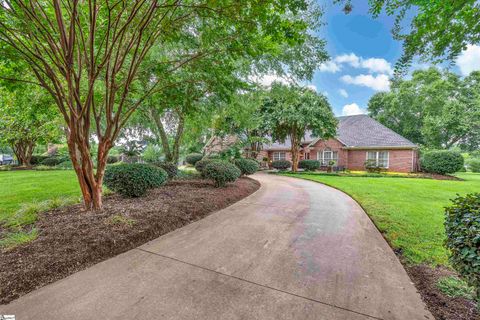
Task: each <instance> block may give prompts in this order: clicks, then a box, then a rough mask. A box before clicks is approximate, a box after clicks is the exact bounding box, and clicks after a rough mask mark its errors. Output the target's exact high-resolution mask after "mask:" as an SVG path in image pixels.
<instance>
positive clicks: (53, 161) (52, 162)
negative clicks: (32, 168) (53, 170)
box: [40, 157, 69, 167]
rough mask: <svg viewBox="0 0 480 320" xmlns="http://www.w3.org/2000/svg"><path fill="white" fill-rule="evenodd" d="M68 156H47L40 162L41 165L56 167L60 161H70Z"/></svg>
mask: <svg viewBox="0 0 480 320" xmlns="http://www.w3.org/2000/svg"><path fill="white" fill-rule="evenodd" d="M68 160H69V159H68V158H63V157H47V158H46V159H44V160H43V161H42V162H40V164H41V165H43V166H49V167H54V166H56V165H59V164H60V163H62V162H64V161H68Z"/></svg>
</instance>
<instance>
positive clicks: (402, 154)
mask: <svg viewBox="0 0 480 320" xmlns="http://www.w3.org/2000/svg"><path fill="white" fill-rule="evenodd" d="M229 139H231V140H235V139H234V138H229ZM213 141H215V138H213V139H211V141H209V143H208V144H207V146H205V150H208V149H209V145H212V143H213ZM217 141H218V140H217ZM227 144H228V143H227ZM227 144H224V145H223V146H222V147H225V146H226V145H227ZM290 149H291V144H290V141H289V140H287V141H285V142H284V143H278V142H273V143H270V144H264V145H263V148H262V150H261V151H260V153H259V154H258V156H257V159H259V160H262V159H263V158H268V159H269V161H275V160H289V161H291V160H292V155H291V152H290ZM207 153H208V152H207ZM301 159H314V160H319V161H320V163H321V165H322V166H327V165H328V164H329V163H330V162H331V161H333V162H334V163H335V166H337V167H341V168H345V169H348V170H365V162H366V161H367V160H373V161H375V162H376V164H377V165H378V166H380V167H383V168H385V169H386V170H387V171H395V172H415V171H417V169H418V146H417V145H416V144H414V143H412V142H411V141H409V140H407V139H405V138H404V137H402V136H401V135H399V134H397V133H396V132H394V131H392V130H391V129H389V128H387V127H385V126H384V125H382V124H380V123H379V122H377V121H376V120H374V119H372V118H370V117H369V116H367V115H354V116H345V117H338V128H337V134H336V136H335V138H332V139H328V140H321V139H318V138H315V137H312V136H310V134H308V133H307V135H306V137H305V138H304V139H303V140H302V143H301V148H300V160H301Z"/></svg>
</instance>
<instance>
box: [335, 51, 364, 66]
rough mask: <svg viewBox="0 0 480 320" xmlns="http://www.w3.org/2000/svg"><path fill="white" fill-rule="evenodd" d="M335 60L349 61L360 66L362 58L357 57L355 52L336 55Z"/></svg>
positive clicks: (340, 61) (350, 63)
mask: <svg viewBox="0 0 480 320" xmlns="http://www.w3.org/2000/svg"><path fill="white" fill-rule="evenodd" d="M335 62H337V63H347V64H349V65H351V66H352V67H354V68H359V67H360V58H359V57H357V55H356V54H355V53H350V54H342V55H340V56H336V57H335Z"/></svg>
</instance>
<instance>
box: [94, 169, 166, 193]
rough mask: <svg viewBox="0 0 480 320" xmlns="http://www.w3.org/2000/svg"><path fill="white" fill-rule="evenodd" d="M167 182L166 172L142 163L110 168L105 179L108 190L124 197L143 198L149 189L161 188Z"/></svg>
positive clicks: (106, 171)
mask: <svg viewBox="0 0 480 320" xmlns="http://www.w3.org/2000/svg"><path fill="white" fill-rule="evenodd" d="M165 181H167V173H166V172H165V170H163V169H162V168H158V167H154V166H151V165H148V164H142V163H123V164H119V165H114V166H108V167H107V169H106V170H105V177H104V179H103V183H104V185H105V186H106V187H107V188H108V189H110V190H112V191H115V192H118V193H119V194H121V195H122V196H124V197H140V196H143V195H144V194H145V193H146V192H147V190H148V189H152V188H157V187H160V186H161V185H162V184H164V183H165Z"/></svg>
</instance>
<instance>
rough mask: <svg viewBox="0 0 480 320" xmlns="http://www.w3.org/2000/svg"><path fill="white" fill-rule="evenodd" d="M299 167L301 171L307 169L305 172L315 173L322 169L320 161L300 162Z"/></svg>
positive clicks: (306, 160)
mask: <svg viewBox="0 0 480 320" xmlns="http://www.w3.org/2000/svg"><path fill="white" fill-rule="evenodd" d="M298 167H299V168H300V169H305V171H315V170H317V169H319V168H320V161H318V160H308V159H305V160H300V161H299V162H298Z"/></svg>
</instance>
